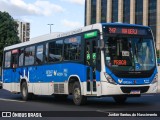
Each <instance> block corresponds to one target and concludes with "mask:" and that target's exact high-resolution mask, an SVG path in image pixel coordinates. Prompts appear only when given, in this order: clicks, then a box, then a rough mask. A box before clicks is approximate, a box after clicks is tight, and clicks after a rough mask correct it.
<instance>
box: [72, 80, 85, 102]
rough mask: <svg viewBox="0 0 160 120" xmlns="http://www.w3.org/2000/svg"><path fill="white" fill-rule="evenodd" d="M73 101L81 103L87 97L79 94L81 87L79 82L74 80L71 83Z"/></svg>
mask: <svg viewBox="0 0 160 120" xmlns="http://www.w3.org/2000/svg"><path fill="white" fill-rule="evenodd" d="M72 94H73V102H74V104H75V105H83V104H85V103H86V102H87V97H86V96H83V95H82V94H81V88H80V84H79V82H75V83H74V85H73V91H72Z"/></svg>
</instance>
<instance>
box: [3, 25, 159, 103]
mask: <svg viewBox="0 0 160 120" xmlns="http://www.w3.org/2000/svg"><path fill="white" fill-rule="evenodd" d="M156 61H157V60H156V52H155V43H154V38H153V34H152V31H151V29H150V28H149V27H145V26H141V25H132V24H122V23H103V24H101V23H98V24H93V25H90V26H86V27H83V28H80V29H77V30H74V31H70V32H66V33H58V34H50V35H48V36H42V37H37V38H35V39H32V40H31V41H29V42H25V43H20V44H16V45H13V46H9V47H6V48H4V63H3V64H4V65H3V88H4V89H6V90H9V91H11V92H13V93H21V94H22V98H23V100H28V99H29V98H30V97H31V96H32V95H54V96H55V97H56V98H66V97H67V96H68V95H73V101H74V103H75V104H76V105H81V104H84V103H86V101H87V97H103V96H111V97H113V98H114V100H115V101H116V102H118V103H123V102H125V101H126V99H127V98H128V97H130V96H135V97H137V96H140V95H141V94H150V93H156V92H157V83H158V78H157V76H158V75H157V72H158V71H157V62H156Z"/></svg>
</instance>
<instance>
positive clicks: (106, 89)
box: [101, 82, 158, 96]
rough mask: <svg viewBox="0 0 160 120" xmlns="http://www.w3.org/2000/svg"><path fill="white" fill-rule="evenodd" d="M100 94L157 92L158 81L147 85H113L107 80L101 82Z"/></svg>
mask: <svg viewBox="0 0 160 120" xmlns="http://www.w3.org/2000/svg"><path fill="white" fill-rule="evenodd" d="M101 86H102V87H101V89H102V90H101V91H102V94H101V95H102V96H103V95H104V96H105V95H123V94H124V95H125V94H127V95H132V94H152V93H157V92H158V83H157V82H156V83H154V84H148V85H114V84H110V83H108V82H101Z"/></svg>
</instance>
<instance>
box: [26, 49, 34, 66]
mask: <svg viewBox="0 0 160 120" xmlns="http://www.w3.org/2000/svg"><path fill="white" fill-rule="evenodd" d="M34 58H35V46H31V47H27V48H26V49H25V65H34V60H35V59H34Z"/></svg>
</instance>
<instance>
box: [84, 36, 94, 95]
mask: <svg viewBox="0 0 160 120" xmlns="http://www.w3.org/2000/svg"><path fill="white" fill-rule="evenodd" d="M96 46H97V41H96V39H89V40H86V42H85V64H86V66H87V70H86V71H87V94H92V95H95V94H97V88H96V61H97V60H96V58H97V57H96V55H97V48H96Z"/></svg>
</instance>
